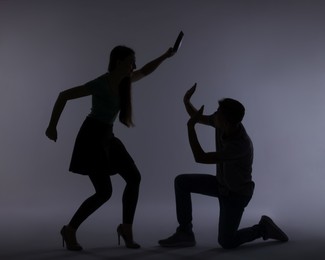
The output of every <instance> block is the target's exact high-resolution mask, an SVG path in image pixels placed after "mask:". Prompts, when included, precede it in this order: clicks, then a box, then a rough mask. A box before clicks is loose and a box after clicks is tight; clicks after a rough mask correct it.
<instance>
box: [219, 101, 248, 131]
mask: <svg viewBox="0 0 325 260" xmlns="http://www.w3.org/2000/svg"><path fill="white" fill-rule="evenodd" d="M218 103H219V109H218V110H219V111H220V112H221V113H222V114H223V115H224V116H225V120H226V121H228V122H229V123H231V124H235V125H236V124H239V123H240V122H241V121H242V120H243V118H244V115H245V107H244V106H243V104H242V103H240V102H239V101H237V100H235V99H232V98H224V99H221V100H219V102H218Z"/></svg>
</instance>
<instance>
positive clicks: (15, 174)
mask: <svg viewBox="0 0 325 260" xmlns="http://www.w3.org/2000/svg"><path fill="white" fill-rule="evenodd" d="M324 13H325V3H323V2H322V1H214V0H213V1H212V0H211V1H198V0H186V1H185V0H184V1H174V0H158V1H150V0H141V1H133V0H118V1H117V0H114V1H104V0H95V1H93V0H91V1H90V0H81V1H79V0H78V1H33V0H30V1H18V0H17V1H15V0H13V1H0V57H1V58H0V86H1V94H0V100H1V102H0V117H1V130H0V143H1V149H0V158H1V163H0V173H1V174H0V179H1V181H0V185H1V188H0V205H1V208H2V209H3V208H15V209H18V208H19V209H21V210H22V211H23V210H28V209H30V208H33V209H35V208H36V209H37V208H44V207H46V206H48V207H57V208H61V207H62V206H63V205H67V206H68V207H70V206H71V205H73V206H71V207H76V206H77V204H78V203H79V202H81V200H83V199H85V198H86V197H87V196H88V195H90V193H91V192H92V187H91V185H90V183H89V181H88V180H87V179H86V177H80V176H77V175H73V174H71V173H68V165H69V160H70V156H71V152H72V148H73V143H74V139H75V137H76V134H77V131H78V129H79V127H80V125H81V123H82V121H83V119H84V118H85V116H86V115H87V114H88V113H89V110H90V98H83V99H80V100H76V101H71V102H69V103H68V104H67V106H66V108H65V111H64V112H63V115H62V117H61V120H60V122H59V125H58V132H59V138H58V141H57V143H53V142H51V141H49V140H48V139H47V138H46V137H45V134H44V132H45V129H46V127H47V124H48V121H49V117H50V113H51V109H52V107H53V104H54V102H55V99H56V97H57V95H58V93H59V92H60V91H62V90H64V89H66V88H70V87H73V86H76V85H80V84H83V83H85V82H87V81H89V80H91V79H93V78H95V77H97V76H99V75H100V74H102V73H104V72H105V70H106V68H107V63H108V55H109V52H110V50H111V49H112V48H113V47H114V46H115V45H117V44H125V45H127V46H130V47H132V48H134V49H135V51H136V54H137V65H138V67H140V66H141V65H144V64H145V62H147V61H149V60H151V59H153V58H155V57H157V56H158V55H160V54H161V53H163V52H164V51H165V50H167V48H168V47H170V46H172V45H173V43H174V40H175V38H176V36H177V34H178V32H179V31H180V30H183V31H184V33H185V36H184V40H183V44H182V46H181V48H180V50H179V52H178V53H177V54H176V55H175V56H174V57H173V58H171V59H169V60H167V61H166V62H165V63H163V64H162V65H161V67H160V68H159V69H158V70H157V71H155V72H154V73H153V74H152V75H150V76H149V77H148V78H146V79H144V80H143V81H141V82H139V83H135V84H134V90H133V102H134V114H135V124H136V127H135V128H133V129H127V128H125V127H124V126H122V125H121V124H120V123H117V124H116V126H115V133H116V135H117V136H119V137H120V138H121V139H122V140H123V141H124V143H125V145H126V146H127V148H128V149H129V152H130V153H131V154H132V155H133V157H134V159H135V161H136V163H137V165H138V167H139V169H140V171H141V172H142V180H143V181H142V187H141V196H140V202H139V203H140V204H141V205H145V204H151V203H152V205H153V206H152V207H154V205H161V204H167V205H170V209H171V210H174V193H173V179H174V177H175V176H176V175H177V174H180V173H184V172H202V173H211V174H213V173H214V171H215V168H214V167H211V166H205V165H199V164H196V163H195V162H194V159H193V156H192V154H191V151H190V147H189V145H188V140H187V133H186V122H187V119H188V116H187V114H186V112H185V109H184V107H183V103H182V98H183V95H184V93H185V91H186V90H187V89H188V88H190V87H191V86H192V85H193V84H194V83H195V82H197V84H198V87H197V92H196V93H195V94H194V96H193V103H194V104H195V105H196V106H197V107H200V106H201V105H202V104H205V112H206V113H212V112H213V111H214V109H216V107H217V100H218V99H220V98H223V97H233V98H236V99H239V100H241V101H242V102H243V103H244V105H245V106H246V111H247V112H246V113H247V114H246V117H245V119H244V124H245V126H246V128H247V130H248V133H249V134H250V136H251V138H252V140H253V142H254V145H255V162H254V170H253V176H254V179H255V182H256V192H255V195H254V198H253V200H252V202H251V206H250V209H249V210H247V211H254V210H256V212H257V213H256V216H257V215H258V216H259V215H260V214H262V213H265V212H266V213H268V212H269V213H271V214H272V215H274V216H277V217H278V218H279V219H287V220H291V219H292V218H293V217H294V218H295V219H297V221H298V223H299V222H300V221H303V220H305V219H306V217H308V218H309V219H310V222H313V221H314V222H315V221H316V222H317V221H320V219H322V218H323V217H324V215H325V203H324V198H325V189H324V183H325V176H324V158H325V148H324V147H325V141H324V132H325V123H324V121H325V120H324V111H325V104H324V97H325V88H324V83H325V76H324V75H325V74H324V68H325V47H324V46H325V30H324V28H325V16H324ZM198 131H199V137H200V140H201V141H202V143H203V146H204V148H205V149H206V150H212V149H213V148H214V140H213V138H214V136H213V132H212V130H211V129H208V128H205V127H199V128H198ZM113 182H114V183H115V184H114V187H113V189H115V190H114V191H113V192H114V195H113V198H112V200H111V202H110V203H115V202H116V203H120V196H121V191H122V187H123V185H124V183H123V181H122V180H121V179H120V178H119V177H114V178H113ZM195 199H198V200H199V203H200V204H202V205H204V203H205V202H207V203H211V201H210V200H208V201H207V200H205V199H204V198H202V200H201V199H200V198H195ZM208 206H209V207H210V206H211V204H209V205H208ZM310 212H313V214H310Z"/></svg>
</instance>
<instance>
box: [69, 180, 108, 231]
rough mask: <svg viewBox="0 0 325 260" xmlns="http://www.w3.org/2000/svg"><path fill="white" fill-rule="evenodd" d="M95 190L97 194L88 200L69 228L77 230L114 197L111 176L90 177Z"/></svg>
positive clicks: (77, 212) (73, 218)
mask: <svg viewBox="0 0 325 260" xmlns="http://www.w3.org/2000/svg"><path fill="white" fill-rule="evenodd" d="M89 178H90V180H91V182H92V184H93V185H94V188H95V191H96V192H95V194H94V195H92V196H91V197H89V198H88V199H86V200H85V201H84V202H83V203H82V204H81V206H80V207H79V209H78V210H77V211H76V213H75V214H74V216H73V217H72V218H71V220H70V222H69V226H70V227H72V228H73V229H75V230H77V229H78V228H79V226H80V225H81V223H82V222H84V221H85V220H86V219H87V218H88V217H89V216H90V215H91V214H92V213H94V212H95V211H96V210H97V209H98V208H99V207H100V206H102V205H103V204H104V203H105V202H106V201H108V200H109V198H110V197H111V195H112V183H111V178H110V176H109V175H104V174H98V175H90V176H89Z"/></svg>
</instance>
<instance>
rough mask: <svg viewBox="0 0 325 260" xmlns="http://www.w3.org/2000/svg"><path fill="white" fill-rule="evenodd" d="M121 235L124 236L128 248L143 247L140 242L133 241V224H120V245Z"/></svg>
mask: <svg viewBox="0 0 325 260" xmlns="http://www.w3.org/2000/svg"><path fill="white" fill-rule="evenodd" d="M120 237H122V238H123V240H124V243H125V246H126V247H127V248H132V249H138V248H140V247H141V246H140V245H139V244H137V243H136V242H134V241H133V235H132V228H131V226H128V225H125V224H120V225H119V226H118V227H117V239H118V245H120V243H121V239H120Z"/></svg>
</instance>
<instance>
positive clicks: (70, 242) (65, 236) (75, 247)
mask: <svg viewBox="0 0 325 260" xmlns="http://www.w3.org/2000/svg"><path fill="white" fill-rule="evenodd" d="M60 233H61V236H62V245H63V247H64V244H66V246H67V249H68V250H71V251H81V250H82V247H81V245H79V243H78V242H77V238H76V231H75V230H74V229H72V228H71V227H69V226H63V228H62V229H61V232H60Z"/></svg>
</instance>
